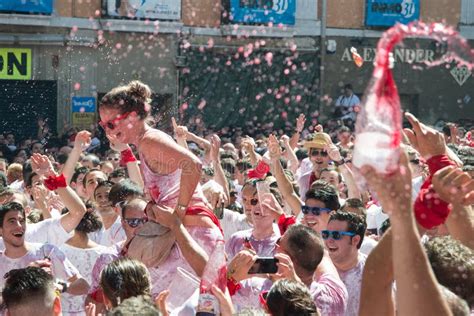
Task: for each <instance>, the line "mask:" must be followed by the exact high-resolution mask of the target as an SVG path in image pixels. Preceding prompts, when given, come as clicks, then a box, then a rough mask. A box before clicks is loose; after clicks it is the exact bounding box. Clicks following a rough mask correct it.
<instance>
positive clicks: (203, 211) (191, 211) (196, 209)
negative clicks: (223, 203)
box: [186, 206, 224, 236]
mask: <svg viewBox="0 0 474 316" xmlns="http://www.w3.org/2000/svg"><path fill="white" fill-rule="evenodd" d="M186 215H202V216H207V217H209V218H210V219H211V221H212V222H213V223H214V224H216V226H217V227H218V228H219V229H220V231H221V233H222V236H224V232H223V231H222V228H221V224H220V222H219V219H218V218H217V216H216V214H214V213H213V212H212V211H210V210H208V209H207V208H205V207H202V206H190V207H188V208H187V209H186Z"/></svg>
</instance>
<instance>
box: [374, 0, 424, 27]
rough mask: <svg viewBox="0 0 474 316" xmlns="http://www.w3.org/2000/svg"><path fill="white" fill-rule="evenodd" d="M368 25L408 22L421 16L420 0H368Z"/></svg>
mask: <svg viewBox="0 0 474 316" xmlns="http://www.w3.org/2000/svg"><path fill="white" fill-rule="evenodd" d="M366 8H367V14H366V18H365V25H367V26H393V25H395V23H397V22H399V23H402V24H407V23H409V22H411V21H415V20H418V19H419V18H420V0H367V5H366Z"/></svg>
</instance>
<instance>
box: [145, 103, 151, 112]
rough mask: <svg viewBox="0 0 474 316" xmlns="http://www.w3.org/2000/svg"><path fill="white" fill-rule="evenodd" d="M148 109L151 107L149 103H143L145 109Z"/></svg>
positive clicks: (148, 110) (147, 110)
mask: <svg viewBox="0 0 474 316" xmlns="http://www.w3.org/2000/svg"><path fill="white" fill-rule="evenodd" d="M150 109H151V105H150V104H148V103H145V111H146V112H150Z"/></svg>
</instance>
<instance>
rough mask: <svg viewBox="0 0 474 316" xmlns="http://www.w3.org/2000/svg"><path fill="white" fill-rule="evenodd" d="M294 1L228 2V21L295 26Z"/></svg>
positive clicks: (246, 0) (251, 0)
mask: <svg viewBox="0 0 474 316" xmlns="http://www.w3.org/2000/svg"><path fill="white" fill-rule="evenodd" d="M295 12H296V0H230V20H231V21H232V22H238V23H270V22H272V23H274V24H280V23H281V24H287V25H294V24H295Z"/></svg>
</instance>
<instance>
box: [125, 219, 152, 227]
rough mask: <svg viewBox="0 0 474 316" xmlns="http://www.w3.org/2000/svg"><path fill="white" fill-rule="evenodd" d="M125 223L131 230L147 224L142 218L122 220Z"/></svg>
mask: <svg viewBox="0 0 474 316" xmlns="http://www.w3.org/2000/svg"><path fill="white" fill-rule="evenodd" d="M123 220H124V222H125V223H127V225H128V226H130V227H132V228H136V227H138V226H140V225H142V224H145V223H146V222H148V218H147V217H142V218H124V219H123Z"/></svg>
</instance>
